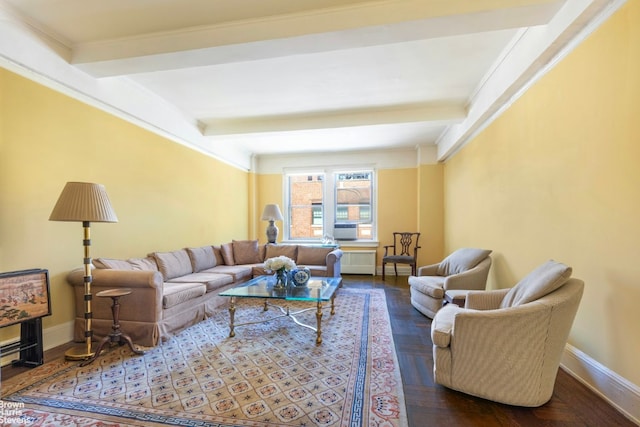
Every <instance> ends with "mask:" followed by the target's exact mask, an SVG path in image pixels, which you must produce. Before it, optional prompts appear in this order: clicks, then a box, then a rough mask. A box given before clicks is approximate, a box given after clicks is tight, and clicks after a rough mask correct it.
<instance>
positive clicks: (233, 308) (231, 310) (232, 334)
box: [229, 297, 236, 338]
mask: <svg viewBox="0 0 640 427" xmlns="http://www.w3.org/2000/svg"><path fill="white" fill-rule="evenodd" d="M235 315H236V298H235V297H231V302H230V303H229V337H230V338H233V337H235V336H236V332H235V331H234V330H233V322H234V318H235Z"/></svg>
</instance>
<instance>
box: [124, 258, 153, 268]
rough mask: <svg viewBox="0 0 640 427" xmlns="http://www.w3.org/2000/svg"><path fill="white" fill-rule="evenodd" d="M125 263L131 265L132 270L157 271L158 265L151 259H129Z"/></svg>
mask: <svg viewBox="0 0 640 427" xmlns="http://www.w3.org/2000/svg"><path fill="white" fill-rule="evenodd" d="M127 262H128V263H129V264H131V269H132V270H142V271H158V264H156V262H155V260H154V259H153V258H152V257H147V258H129V259H128V260H127Z"/></svg>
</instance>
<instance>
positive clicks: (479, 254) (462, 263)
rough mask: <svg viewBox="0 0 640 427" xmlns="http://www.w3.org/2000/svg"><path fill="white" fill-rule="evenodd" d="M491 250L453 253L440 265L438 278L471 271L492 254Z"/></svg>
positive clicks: (471, 249) (465, 249) (468, 250)
mask: <svg viewBox="0 0 640 427" xmlns="http://www.w3.org/2000/svg"><path fill="white" fill-rule="evenodd" d="M491 252H492V251H491V249H479V248H460V249H457V250H456V251H454V252H452V253H451V254H450V255H449V256H448V257H446V258H445V259H444V260H442V262H440V264H439V265H438V271H437V273H436V274H438V276H451V275H452V274H460V273H464V272H465V271H468V270H471V269H472V268H473V267H475V266H477V265H478V264H480V263H481V262H482V261H483V260H485V259H486V258H487V257H488V256H489V255H490V254H491Z"/></svg>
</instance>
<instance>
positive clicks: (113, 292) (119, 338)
mask: <svg viewBox="0 0 640 427" xmlns="http://www.w3.org/2000/svg"><path fill="white" fill-rule="evenodd" d="M131 292H132V290H131V289H129V288H120V289H108V290H106V291H100V292H98V293H97V294H96V296H97V297H103V298H111V300H112V301H113V304H112V305H111V313H112V314H113V325H112V326H111V329H112V331H111V333H110V334H109V335H107V336H106V337H104V338H102V341H100V343H99V344H98V348H97V349H96V351H95V353H94V354H93V356H92V357H91V358H90V359H88V360H86V361H84V362H82V363H81V364H80V366H85V365H88V364H89V363H91V362H93V361H94V360H95V359H96V358H97V357H98V356H99V355H100V352H101V351H102V349H103V347H104V346H105V345H106V344H107V343H110V344H111V345H113V344H120V345H123V344H127V345H128V346H129V348H130V349H131V351H133V352H134V353H135V354H144V351H142V350H138V349H136V348H135V347H134V346H133V341H131V337H129V335H126V334H123V333H122V332H121V331H120V297H123V296H125V295H129V294H130V293H131Z"/></svg>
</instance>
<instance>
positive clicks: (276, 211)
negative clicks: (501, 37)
mask: <svg viewBox="0 0 640 427" xmlns="http://www.w3.org/2000/svg"><path fill="white" fill-rule="evenodd" d="M283 219H284V217H283V216H282V212H280V207H279V206H278V205H266V206H265V207H264V211H262V220H263V221H282V220H283Z"/></svg>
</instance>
